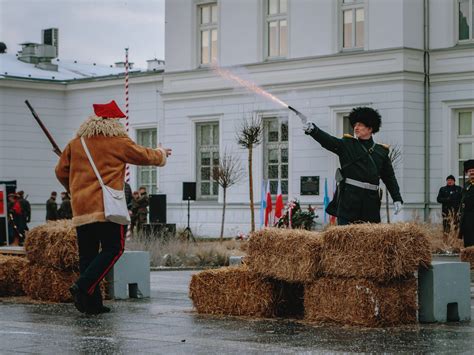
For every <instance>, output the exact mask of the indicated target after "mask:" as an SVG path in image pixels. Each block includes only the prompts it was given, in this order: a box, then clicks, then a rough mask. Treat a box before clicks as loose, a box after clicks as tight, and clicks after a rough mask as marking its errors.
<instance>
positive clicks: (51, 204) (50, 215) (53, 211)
mask: <svg viewBox="0 0 474 355" xmlns="http://www.w3.org/2000/svg"><path fill="white" fill-rule="evenodd" d="M57 195H58V193H57V192H56V191H53V192H51V196H50V198H49V199H48V201H46V221H55V220H57V219H58V205H57V204H56V196H57Z"/></svg>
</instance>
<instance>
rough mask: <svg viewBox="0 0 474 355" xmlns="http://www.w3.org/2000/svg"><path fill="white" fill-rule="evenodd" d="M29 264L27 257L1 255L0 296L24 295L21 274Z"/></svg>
mask: <svg viewBox="0 0 474 355" xmlns="http://www.w3.org/2000/svg"><path fill="white" fill-rule="evenodd" d="M27 266H28V260H26V258H23V257H18V256H4V255H0V297H9V296H21V295H24V292H23V288H22V287H21V283H20V276H19V275H20V272H21V271H22V270H24V269H26V268H27Z"/></svg>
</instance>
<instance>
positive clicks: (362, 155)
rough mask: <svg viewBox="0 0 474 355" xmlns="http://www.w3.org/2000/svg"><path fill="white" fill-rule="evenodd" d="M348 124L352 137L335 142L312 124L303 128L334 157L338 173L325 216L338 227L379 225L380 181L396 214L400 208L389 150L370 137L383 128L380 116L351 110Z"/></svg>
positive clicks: (366, 110) (338, 139)
mask: <svg viewBox="0 0 474 355" xmlns="http://www.w3.org/2000/svg"><path fill="white" fill-rule="evenodd" d="M349 120H350V123H351V125H352V127H353V128H354V134H355V136H356V137H352V136H351V135H348V134H347V135H344V137H343V138H336V137H333V136H331V135H330V134H328V133H326V132H324V131H323V130H321V129H320V128H319V127H317V126H316V125H315V124H314V123H313V122H308V123H306V124H305V126H304V129H305V133H306V134H308V135H310V136H311V137H313V138H314V139H315V140H316V141H317V142H319V143H320V144H321V145H322V147H323V148H325V149H327V150H329V151H331V152H333V153H335V154H337V155H338V156H339V162H340V164H341V169H340V170H339V173H337V174H336V175H338V177H339V178H338V179H336V180H339V181H338V188H337V193H336V196H335V198H334V200H333V201H332V202H331V203H330V204H329V206H328V208H327V209H326V212H327V213H329V214H331V215H333V216H337V223H338V224H339V225H344V224H349V223H357V222H372V223H379V222H380V203H381V201H380V197H381V194H380V189H379V181H380V179H382V181H383V182H384V184H385V186H386V187H387V189H388V191H389V192H390V195H391V196H392V199H393V201H394V205H395V214H398V213H399V212H400V210H401V206H402V203H403V201H402V196H401V195H400V189H399V187H398V183H397V179H396V177H395V173H394V171H393V166H392V162H391V160H390V157H389V147H388V146H387V145H384V144H377V143H375V142H374V140H373V138H372V135H373V134H374V133H377V132H378V131H379V128H380V126H381V124H382V120H381V117H380V114H379V113H378V112H377V111H376V110H374V109H372V108H370V107H357V108H354V109H353V110H352V111H351V113H350V115H349Z"/></svg>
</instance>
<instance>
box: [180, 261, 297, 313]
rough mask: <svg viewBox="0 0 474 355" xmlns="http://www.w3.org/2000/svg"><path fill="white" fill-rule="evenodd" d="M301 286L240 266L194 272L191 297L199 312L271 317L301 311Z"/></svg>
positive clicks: (190, 288) (190, 289) (190, 291)
mask: <svg viewBox="0 0 474 355" xmlns="http://www.w3.org/2000/svg"><path fill="white" fill-rule="evenodd" d="M302 290H303V289H302V287H301V285H290V284H287V283H282V282H273V281H272V280H270V279H266V278H264V277H262V276H260V275H258V274H256V273H253V272H251V271H249V270H248V268H247V267H245V266H241V267H226V268H220V269H214V270H206V271H202V272H200V273H198V274H194V275H193V277H192V279H191V283H190V286H189V297H190V298H191V300H192V301H193V304H194V307H195V308H196V309H197V311H198V312H199V313H205V314H217V315H234V316H251V317H267V318H268V317H274V316H283V315H285V316H296V315H297V314H296V313H297V312H300V313H301V312H302V303H303V294H302ZM298 296H299V297H298ZM289 297H294V299H289Z"/></svg>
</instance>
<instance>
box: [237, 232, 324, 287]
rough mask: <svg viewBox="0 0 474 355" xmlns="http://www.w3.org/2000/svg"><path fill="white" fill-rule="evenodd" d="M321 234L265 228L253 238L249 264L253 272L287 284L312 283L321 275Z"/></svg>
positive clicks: (250, 240)
mask: <svg viewBox="0 0 474 355" xmlns="http://www.w3.org/2000/svg"><path fill="white" fill-rule="evenodd" d="M321 248H322V237H321V234H319V233H316V232H310V231H307V230H303V229H281V228H265V229H262V230H260V231H258V232H255V233H253V234H252V235H251V236H250V239H249V245H248V255H247V257H246V258H245V262H246V264H247V265H248V266H249V269H250V270H251V271H253V272H257V273H259V274H261V275H263V276H268V277H273V278H275V279H278V280H283V281H287V282H310V281H312V280H314V279H315V278H316V277H317V276H318V274H320V273H321V268H320V255H321Z"/></svg>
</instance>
